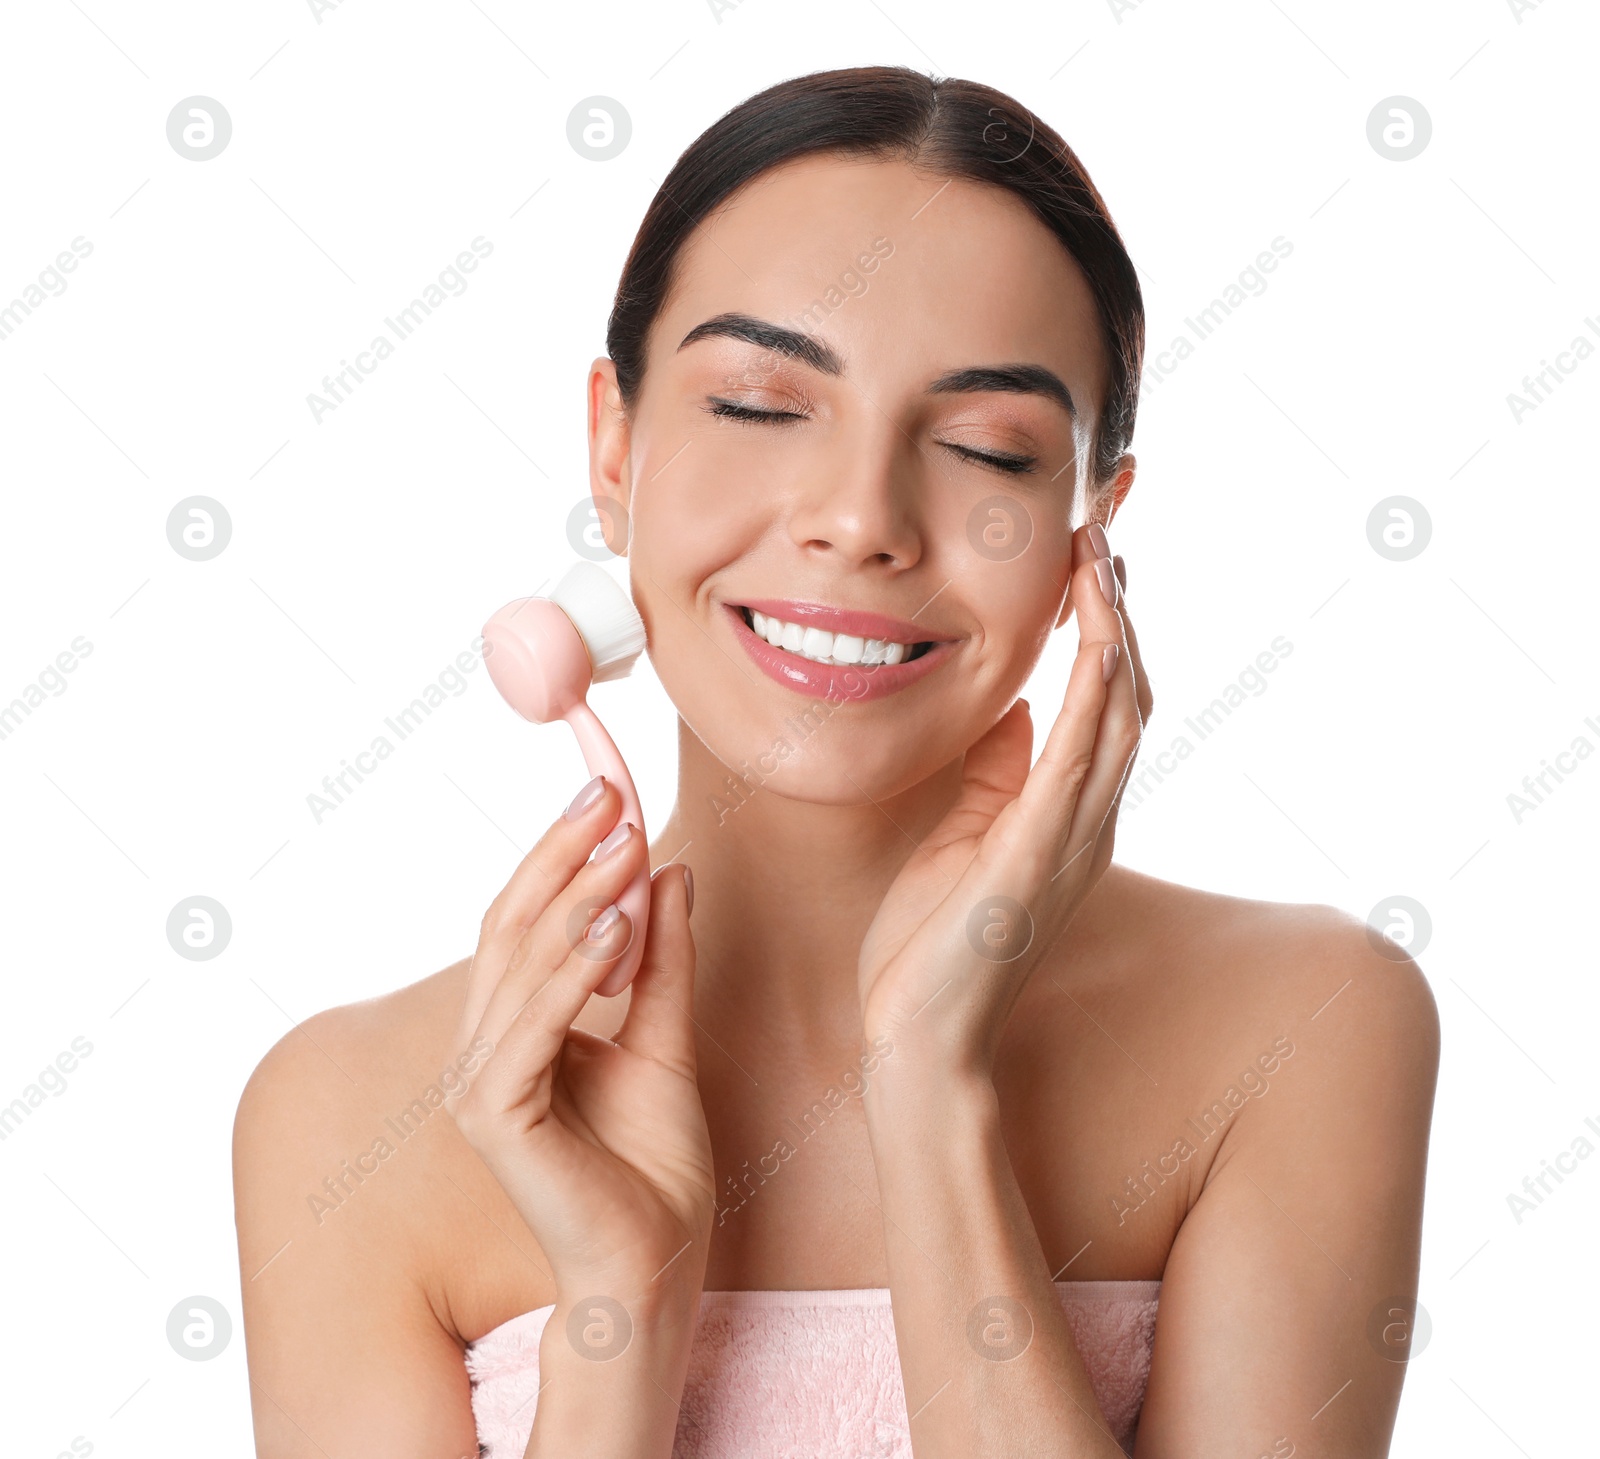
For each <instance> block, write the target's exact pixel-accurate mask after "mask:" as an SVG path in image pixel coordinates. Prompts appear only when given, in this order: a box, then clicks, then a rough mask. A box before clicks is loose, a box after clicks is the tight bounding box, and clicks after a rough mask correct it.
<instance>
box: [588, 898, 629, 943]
mask: <svg viewBox="0 0 1600 1459" xmlns="http://www.w3.org/2000/svg"><path fill="white" fill-rule="evenodd" d="M621 915H622V913H621V912H619V911H618V910H617V904H616V903H615V902H613V903H612V904H611V905H610V906H609V907H607V908H606V909H605V911H603V912H602V913H601V914H600V915H599V916H598V917H596V918H595V919H594V921H593V922H591V923H590V924H589V930H588V931H587V932H585V933H584V934H583V940H584V941H585V942H604V941H605V940H606V933H608V932H609V931H611V929H612V928H613V927H614V926H616V922H617V918H618V917H620V916H621Z"/></svg>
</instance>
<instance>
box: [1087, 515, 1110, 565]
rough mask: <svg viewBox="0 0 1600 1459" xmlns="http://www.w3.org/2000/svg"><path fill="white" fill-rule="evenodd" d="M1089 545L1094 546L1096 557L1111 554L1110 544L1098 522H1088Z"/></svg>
mask: <svg viewBox="0 0 1600 1459" xmlns="http://www.w3.org/2000/svg"><path fill="white" fill-rule="evenodd" d="M1089 545H1090V546H1091V547H1092V548H1094V555H1095V556H1096V557H1110V556H1111V544H1110V543H1109V542H1107V541H1106V533H1105V528H1104V527H1102V526H1101V525H1100V524H1099V523H1098V522H1090V523H1089Z"/></svg>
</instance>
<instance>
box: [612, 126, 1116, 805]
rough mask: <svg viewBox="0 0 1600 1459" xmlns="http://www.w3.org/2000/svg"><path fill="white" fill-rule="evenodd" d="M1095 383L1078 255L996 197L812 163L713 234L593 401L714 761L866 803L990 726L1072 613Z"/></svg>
mask: <svg viewBox="0 0 1600 1459" xmlns="http://www.w3.org/2000/svg"><path fill="white" fill-rule="evenodd" d="M600 375H601V377H600V378H599V379H596V378H593V377H592V378H591V390H592V391H594V390H603V389H605V388H606V387H607V385H608V383H609V382H613V381H614V376H611V375H610V373H609V363H608V362H601V372H600ZM1104 381H1105V364H1104V357H1103V352H1102V346H1101V344H1100V340H1099V329H1098V324H1097V319H1096V314H1095V308H1094V303H1093V299H1092V296H1091V295H1090V293H1089V290H1088V286H1087V285H1086V283H1085V282H1084V280H1083V277H1082V275H1081V273H1080V272H1079V269H1078V267H1077V265H1076V264H1075V263H1074V262H1073V260H1072V259H1071V258H1070V256H1069V255H1068V254H1067V253H1066V251H1065V249H1064V248H1063V247H1062V245H1061V244H1060V243H1059V242H1058V241H1057V240H1056V238H1055V237H1054V235H1053V234H1051V233H1050V232H1049V231H1048V230H1047V229H1046V228H1045V227H1044V225H1043V224H1041V223H1040V222H1038V221H1037V220H1036V219H1035V218H1034V217H1033V215H1032V214H1031V213H1030V212H1029V211H1028V209H1027V207H1026V206H1025V205H1024V204H1023V203H1022V202H1021V201H1020V200H1019V199H1017V198H1016V197H1014V196H1013V195H1011V194H1010V193H1008V192H1005V191H1004V190H1002V189H999V188H993V187H986V186H983V185H981V184H977V183H972V182H968V181H966V180H962V179H949V178H945V177H938V176H932V175H929V174H927V173H922V172H918V171H915V170H913V169H912V168H911V167H909V166H908V165H906V164H904V163H900V162H871V161H862V160H859V159H841V158H838V157H835V156H819V157H811V158H806V159H803V160H801V161H798V162H794V163H789V164H786V165H785V166H783V167H781V168H778V169H775V170H773V171H770V172H768V173H766V174H764V175H763V176H761V177H759V178H757V179H756V180H755V181H754V182H752V183H751V184H749V185H748V186H747V187H745V188H744V189H743V190H742V191H741V192H739V193H738V194H736V195H735V196H734V197H733V198H731V199H730V200H729V201H728V202H727V203H725V204H724V205H723V206H722V207H721V208H720V209H719V210H718V211H717V212H716V213H715V214H714V215H713V216H712V217H711V218H710V219H708V220H707V221H706V222H705V223H703V224H702V225H701V226H700V228H698V229H697V230H696V231H695V233H694V235H693V236H692V238H691V239H690V240H689V242H688V243H687V244H686V245H685V246H684V248H683V250H682V252H681V253H680V255H679V259H678V272H677V278H676V282H675V285H674V288H673V291H672V294H671V297H670V298H669V300H668V302H667V304H666V307H665V308H664V309H663V310H662V312H661V313H660V314H659V315H658V317H657V319H656V322H655V324H654V326H653V328H652V331H651V335H650V340H649V352H648V359H647V364H646V371H645V379H644V385H643V389H642V391H641V394H640V397H639V400H638V402H637V407H636V410H635V412H634V416H633V419H632V421H631V422H627V423H625V422H623V421H622V419H621V417H620V415H619V414H618V413H617V411H616V410H615V408H614V407H615V406H616V404H617V397H616V394H615V388H614V383H610V389H609V396H608V399H609V402H610V403H609V404H608V405H606V406H605V407H603V408H600V409H594V408H593V406H594V404H595V402H594V400H593V399H592V401H591V406H592V409H591V418H592V420H593V421H594V423H595V424H594V429H595V437H594V439H593V441H592V458H593V476H594V488H595V492H596V495H597V496H600V497H607V496H609V497H614V498H615V497H620V498H621V499H622V500H623V502H624V504H625V506H626V508H627V511H628V513H629V515H630V516H631V521H632V537H631V547H630V548H629V556H630V559H631V574H630V576H631V582H632V588H633V595H634V599H635V601H636V602H637V604H638V606H639V610H640V613H641V614H642V616H643V618H644V620H645V624H646V627H647V629H648V632H649V641H650V657H651V661H652V663H653V664H654V666H655V669H656V671H657V673H658V674H659V676H660V678H661V681H662V683H663V684H664V685H665V687H666V690H667V692H668V693H669V694H670V695H671V697H672V699H673V702H674V703H675V704H676V705H677V707H678V710H679V712H680V713H681V714H682V716H683V718H684V720H685V721H686V722H687V723H688V725H689V726H690V728H691V729H692V730H693V731H694V732H695V734H696V735H697V736H698V737H699V738H700V739H701V741H702V742H703V743H704V744H706V745H707V746H708V747H709V749H710V750H711V751H712V753H713V754H714V755H715V756H716V757H717V758H718V759H719V760H720V761H722V762H723V764H725V765H727V766H728V767H729V768H730V770H732V771H734V772H735V773H737V774H740V775H742V776H744V777H745V778H746V779H747V780H748V781H749V782H751V783H758V784H760V785H761V786H762V787H763V788H764V789H767V790H769V791H774V792H776V793H778V794H780V795H785V796H789V797H793V798H797V799H802V800H807V801H815V802H824V803H832V804H841V803H860V802H861V801H863V800H864V799H866V798H868V797H870V798H872V799H873V800H882V799H885V798H887V797H889V796H892V795H895V794H897V793H899V792H900V791H902V790H905V789H907V788H908V787H910V786H911V785H913V784H916V783H917V782H919V781H921V780H923V779H925V778H927V777H928V776H929V775H931V774H932V773H933V772H934V771H936V770H938V769H939V768H940V767H942V766H944V765H946V764H948V763H949V762H950V761H951V760H953V759H955V758H956V757H958V756H959V755H961V754H962V753H963V752H964V751H965V750H966V748H967V747H968V746H969V745H970V744H972V743H973V741H975V740H976V739H977V738H978V737H979V736H980V735H982V734H983V733H984V732H985V731H986V730H987V729H988V728H989V727H990V726H991V725H993V724H994V722H995V721H996V720H997V719H998V718H999V717H1000V715H1001V714H1003V713H1004V712H1005V710H1006V708H1007V707H1008V706H1009V705H1010V704H1011V703H1012V701H1013V700H1014V699H1015V698H1016V696H1017V693H1018V691H1019V690H1020V688H1021V686H1022V684H1023V682H1024V681H1025V680H1026V679H1027V677H1028V674H1029V673H1030V671H1031V670H1032V668H1033V666H1034V663H1035V662H1036V660H1037V659H1038V656H1039V654H1040V652H1041V650H1042V648H1043V646H1044V643H1045V641H1046V638H1047V636H1048V635H1049V633H1050V632H1051V630H1052V629H1053V628H1055V627H1056V626H1057V625H1058V623H1060V622H1063V621H1065V617H1064V615H1065V614H1066V613H1068V612H1070V606H1069V605H1068V604H1067V601H1066V586H1067V576H1068V567H1069V564H1070V561H1071V533H1072V528H1073V525H1074V522H1075V521H1076V522H1081V521H1082V520H1084V517H1085V514H1086V511H1087V509H1088V506H1089V503H1088V502H1087V501H1086V500H1085V497H1084V494H1085V490H1086V487H1087V484H1088V467H1089V463H1090V461H1091V459H1092V458H1091V454H1090V450H1091V433H1092V431H1093V428H1094V424H1095V421H1096V419H1097V417H1098V413H1099V410H1100V407H1101V402H1102V400H1103V398H1104ZM757 613H759V614H760V615H761V616H760V617H756V616H755V615H756V614H757ZM774 638H775V639H776V640H777V642H776V643H775V644H774V643H772V642H769V641H768V640H769V639H774ZM852 661H854V662H852Z"/></svg>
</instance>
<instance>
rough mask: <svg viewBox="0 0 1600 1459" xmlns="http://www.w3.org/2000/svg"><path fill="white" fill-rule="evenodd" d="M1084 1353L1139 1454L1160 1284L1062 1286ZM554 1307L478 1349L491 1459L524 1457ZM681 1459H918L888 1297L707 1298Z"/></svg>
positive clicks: (469, 1355)
mask: <svg viewBox="0 0 1600 1459" xmlns="http://www.w3.org/2000/svg"><path fill="white" fill-rule="evenodd" d="M1055 1286H1056V1295H1057V1296H1058V1297H1059V1298H1060V1299H1061V1305H1062V1308H1063V1309H1064V1311H1065V1312H1066V1316H1067V1322H1068V1325H1069V1326H1070V1327H1071V1329H1072V1335H1073V1337H1074V1338H1075V1340H1076V1341H1077V1344H1078V1352H1079V1354H1080V1355H1081V1356H1082V1358H1083V1364H1084V1367H1085V1368H1086V1369H1087V1370H1088V1374H1089V1381H1090V1382H1091V1383H1092V1384H1093V1386H1094V1393H1095V1397H1096V1398H1097V1399H1099V1401H1100V1407H1101V1410H1102V1411H1103V1412H1104V1413H1105V1416H1106V1420H1107V1422H1108V1424H1109V1426H1110V1429H1111V1432H1112V1433H1113V1434H1114V1435H1115V1436H1116V1439H1117V1442H1118V1443H1119V1444H1121V1445H1122V1448H1123V1451H1124V1452H1125V1453H1129V1454H1131V1453H1132V1452H1133V1433H1134V1429H1135V1427H1136V1426H1137V1424H1138V1422H1139V1410H1140V1408H1141V1407H1142V1406H1143V1404H1144V1390H1145V1383H1146V1381H1147V1380H1148V1379H1149V1376H1150V1351H1151V1345H1152V1343H1153V1342H1154V1340H1155V1325H1156V1306H1157V1303H1158V1301H1159V1298H1160V1294H1161V1283H1160V1282H1057V1283H1056V1284H1055ZM554 1311H555V1308H554V1307H539V1308H536V1309H535V1310H534V1311H532V1312H524V1313H523V1314H522V1315H521V1316H520V1317H513V1318H512V1319H511V1321H509V1322H505V1323H502V1324H501V1325H500V1326H499V1327H497V1328H495V1329H494V1330H493V1331H492V1332H488V1333H485V1334H484V1336H482V1337H481V1338H479V1339H478V1340H477V1341H476V1342H473V1343H469V1344H468V1345H467V1349H466V1364H467V1374H468V1377H469V1378H470V1379H471V1380H472V1412H473V1416H474V1418H475V1419H476V1421H477V1426H478V1439H479V1442H480V1444H482V1445H483V1446H484V1448H483V1453H484V1456H485V1459H521V1456H522V1454H523V1452H524V1450H525V1449H526V1448H527V1445H528V1436H529V1434H530V1433H531V1432H532V1430H533V1414H534V1409H535V1407H536V1406H537V1395H538V1391H539V1339H540V1337H541V1336H542V1335H543V1333H544V1329H545V1324H546V1323H547V1322H548V1321H549V1320H550V1314H551V1313H552V1312H554ZM672 1453H673V1459H833V1456H838V1459H911V1436H910V1432H909V1430H908V1428H907V1424H906V1400H905V1388H904V1384H903V1381H902V1378H901V1374H900V1357H899V1353H898V1351H897V1349H896V1347H895V1338H894V1313H893V1308H892V1307H891V1305H890V1301H889V1290H888V1288H886V1287H865V1288H856V1289H848V1290H839V1291H835V1290H825V1291H812V1292H776V1291H760V1292H703V1293H701V1296H700V1312H699V1319H698V1324H697V1326H696V1329H695V1339H694V1345H693V1347H692V1348H691V1349H690V1352H689V1372H688V1377H687V1379H686V1380H685V1382H684V1389H683V1402H682V1405H681V1406H680V1408H679V1410H678V1432H677V1437H676V1439H675V1441H674V1443H673V1449H672Z"/></svg>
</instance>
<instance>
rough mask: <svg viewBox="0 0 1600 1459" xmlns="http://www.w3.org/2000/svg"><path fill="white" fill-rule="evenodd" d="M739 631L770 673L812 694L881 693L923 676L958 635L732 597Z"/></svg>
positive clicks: (873, 616)
mask: <svg viewBox="0 0 1600 1459" xmlns="http://www.w3.org/2000/svg"><path fill="white" fill-rule="evenodd" d="M724 607H725V608H726V609H727V612H728V615H729V619H730V621H731V622H732V624H733V630H734V636H735V637H736V638H738V640H739V643H740V646H741V647H742V648H743V649H744V650H745V652H746V653H747V654H749V656H750V657H751V658H752V659H753V660H754V661H755V663H756V666H757V667H758V668H760V669H761V670H762V671H763V672H764V673H765V674H766V675H767V676H768V677H769V678H771V679H775V680H777V682H778V683H780V684H782V685H784V686H785V687H786V688H789V689H793V690H795V691H796V692H797V693H800V694H805V695H808V696H810V697H813V698H827V699H833V700H839V699H857V700H862V699H881V698H883V697H884V696H886V695H889V694H896V693H898V692H899V691H900V690H901V689H905V688H908V687H909V686H910V685H912V684H914V683H916V682H917V681H918V680H919V679H923V678H925V677H926V676H927V675H928V674H930V673H932V672H933V671H934V670H935V669H937V668H939V667H940V666H941V665H942V664H943V663H944V662H945V661H946V660H947V659H949V658H950V657H951V654H952V652H953V649H954V645H955V643H956V642H957V640H956V639H953V638H950V637H948V636H945V635H929V636H927V637H918V635H919V634H926V633H927V630H926V629H922V628H919V627H918V625H916V624H914V623H910V622H908V621H906V620H904V619H899V618H890V617H887V616H885V615H883V614H879V613H867V612H857V611H852V610H845V609H834V608H825V607H822V606H820V605H818V604H815V603H796V602H787V601H783V602H780V601H776V600H770V599H769V600H760V601H755V602H749V603H727V604H724Z"/></svg>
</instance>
